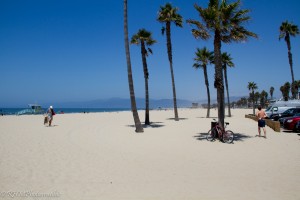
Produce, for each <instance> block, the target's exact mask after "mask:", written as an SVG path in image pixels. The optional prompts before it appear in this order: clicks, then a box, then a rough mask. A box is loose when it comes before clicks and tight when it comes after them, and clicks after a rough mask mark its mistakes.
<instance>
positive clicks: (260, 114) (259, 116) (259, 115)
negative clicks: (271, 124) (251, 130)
mask: <svg viewBox="0 0 300 200" xmlns="http://www.w3.org/2000/svg"><path fill="white" fill-rule="evenodd" d="M266 116H267V115H266V113H265V111H264V110H262V109H261V106H258V112H257V113H256V117H257V120H258V134H259V137H260V136H261V134H260V133H261V130H260V129H261V128H262V129H263V131H264V134H265V138H267V132H266V122H265V118H266Z"/></svg>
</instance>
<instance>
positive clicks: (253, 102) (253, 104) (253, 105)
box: [252, 89, 255, 115]
mask: <svg viewBox="0 0 300 200" xmlns="http://www.w3.org/2000/svg"><path fill="white" fill-rule="evenodd" d="M252 98H253V99H252V107H253V115H255V97H254V90H253V89H252Z"/></svg>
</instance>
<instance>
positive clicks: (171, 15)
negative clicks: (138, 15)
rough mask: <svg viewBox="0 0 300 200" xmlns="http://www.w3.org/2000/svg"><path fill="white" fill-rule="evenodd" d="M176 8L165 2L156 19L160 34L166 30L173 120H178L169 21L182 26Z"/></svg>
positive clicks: (180, 17)
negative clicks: (160, 29) (160, 26)
mask: <svg viewBox="0 0 300 200" xmlns="http://www.w3.org/2000/svg"><path fill="white" fill-rule="evenodd" d="M177 11H178V8H173V7H172V5H171V4H170V3H167V4H166V5H165V6H164V7H163V6H161V7H160V10H159V12H158V17H157V20H158V21H159V22H161V23H163V24H164V26H163V27H162V34H164V32H165V31H166V36H167V49H168V58H169V63H170V70H171V78H172V90H173V104H174V114H175V121H178V120H179V117H178V111H177V100H176V88H175V78H174V71H173V59H172V42H171V23H172V22H173V23H174V24H175V26H179V27H182V16H181V15H180V14H178V13H177Z"/></svg>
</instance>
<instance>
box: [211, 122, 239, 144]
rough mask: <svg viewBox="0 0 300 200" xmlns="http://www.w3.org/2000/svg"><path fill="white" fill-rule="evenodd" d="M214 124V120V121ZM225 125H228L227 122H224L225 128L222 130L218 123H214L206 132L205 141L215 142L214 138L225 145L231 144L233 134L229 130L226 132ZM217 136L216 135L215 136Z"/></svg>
mask: <svg viewBox="0 0 300 200" xmlns="http://www.w3.org/2000/svg"><path fill="white" fill-rule="evenodd" d="M214 121H215V122H216V120H215V119H214ZM227 125H229V123H228V122H225V127H224V128H222V127H221V126H220V124H219V122H216V124H215V126H214V127H213V128H212V129H210V130H209V131H208V134H207V136H206V139H207V140H208V141H213V140H215V138H216V137H218V138H219V140H220V141H222V142H225V143H228V144H230V143H232V142H233V139H234V133H233V132H232V131H231V130H226V127H227ZM217 134H218V135H217Z"/></svg>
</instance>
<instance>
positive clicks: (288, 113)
mask: <svg viewBox="0 0 300 200" xmlns="http://www.w3.org/2000/svg"><path fill="white" fill-rule="evenodd" d="M296 113H300V108H289V109H287V110H286V111H284V112H283V113H276V114H271V115H270V117H269V118H270V119H272V120H274V121H278V120H279V119H280V118H283V117H292V116H293V115H295V114H296Z"/></svg>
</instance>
